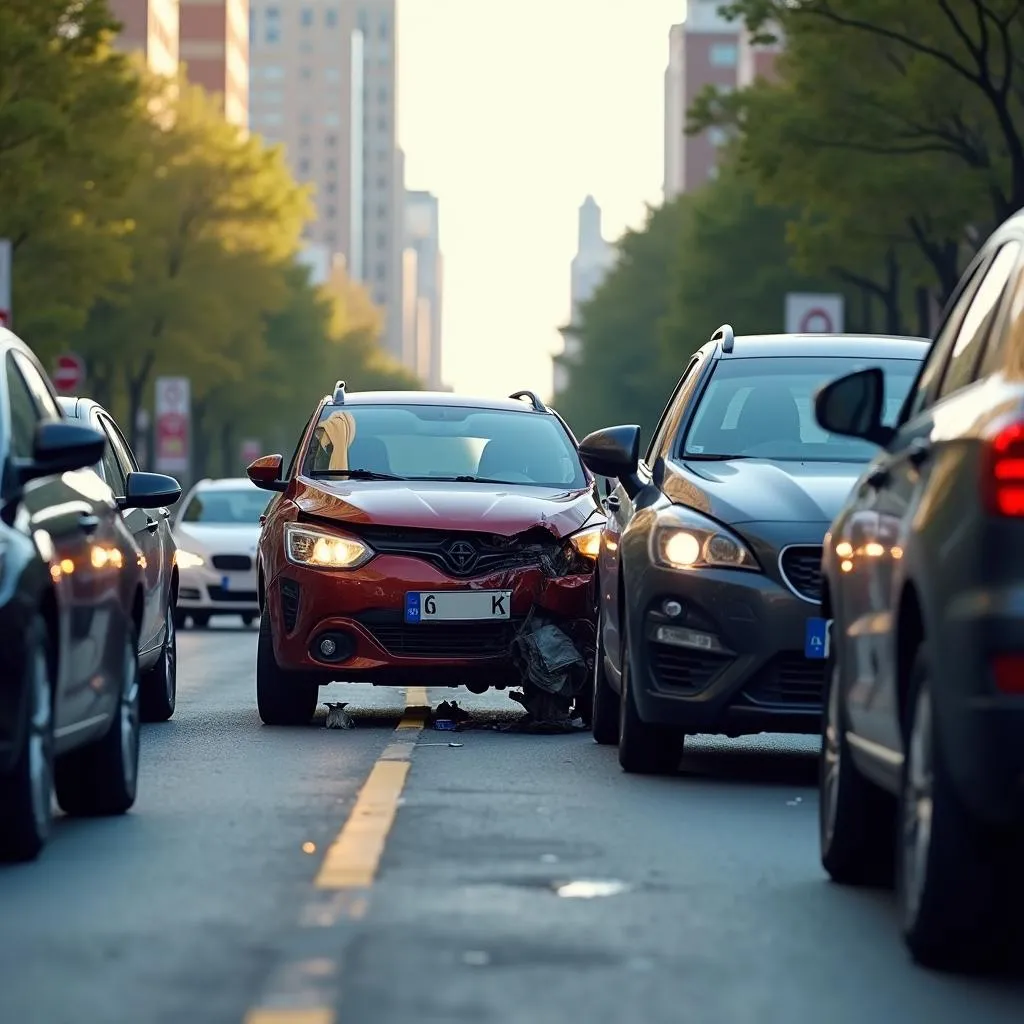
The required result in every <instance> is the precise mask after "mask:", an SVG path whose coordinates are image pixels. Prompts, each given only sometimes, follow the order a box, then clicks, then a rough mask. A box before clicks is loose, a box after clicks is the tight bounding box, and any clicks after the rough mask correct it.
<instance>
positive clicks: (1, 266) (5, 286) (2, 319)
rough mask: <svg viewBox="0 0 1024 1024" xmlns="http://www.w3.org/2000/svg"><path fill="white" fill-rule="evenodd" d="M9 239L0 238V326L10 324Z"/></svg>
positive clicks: (8, 325) (10, 247)
mask: <svg viewBox="0 0 1024 1024" xmlns="http://www.w3.org/2000/svg"><path fill="white" fill-rule="evenodd" d="M11 252H12V246H11V240H10V239H9V238H0V327H10V326H11Z"/></svg>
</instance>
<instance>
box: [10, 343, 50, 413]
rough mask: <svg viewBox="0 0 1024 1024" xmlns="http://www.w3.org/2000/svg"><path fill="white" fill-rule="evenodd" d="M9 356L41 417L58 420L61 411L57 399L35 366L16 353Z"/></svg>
mask: <svg viewBox="0 0 1024 1024" xmlns="http://www.w3.org/2000/svg"><path fill="white" fill-rule="evenodd" d="M11 358H12V359H13V361H14V363H15V365H16V366H17V367H18V369H19V371H20V372H21V375H22V377H23V378H24V380H25V383H26V384H27V385H28V389H29V391H30V392H31V393H32V399H33V401H34V402H35V404H36V408H37V409H39V411H40V413H41V415H42V417H43V418H44V419H48V420H59V419H60V418H61V411H60V406H59V405H58V404H57V399H56V398H54V397H53V392H51V391H50V386H49V385H48V384H47V383H46V381H45V380H44V379H43V376H42V374H40V372H39V371H38V370H37V369H36V368H35V366H34V365H33V363H32V361H31V360H30V359H26V358H25V357H24V356H21V355H18V354H16V353H12V354H11Z"/></svg>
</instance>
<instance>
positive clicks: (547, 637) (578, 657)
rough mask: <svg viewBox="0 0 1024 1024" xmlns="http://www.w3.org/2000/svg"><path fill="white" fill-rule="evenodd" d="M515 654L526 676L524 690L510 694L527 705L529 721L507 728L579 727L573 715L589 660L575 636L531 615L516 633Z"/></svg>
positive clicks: (546, 730)
mask: <svg viewBox="0 0 1024 1024" xmlns="http://www.w3.org/2000/svg"><path fill="white" fill-rule="evenodd" d="M512 658H513V661H514V662H515V663H516V665H517V666H518V668H519V670H520V672H521V673H522V676H523V689H522V691H521V692H520V691H511V692H510V693H509V697H510V698H511V699H512V700H514V701H516V702H517V703H519V704H521V705H522V706H523V707H524V708H525V709H526V714H527V721H525V722H522V723H515V724H514V725H512V726H511V727H510V729H509V730H508V731H514V732H539V733H561V732H574V731H576V730H577V728H579V726H577V725H576V724H575V722H577V721H580V720H579V719H574V718H572V707H573V702H574V700H575V698H576V696H577V695H578V694H579V693H580V692H582V690H583V688H584V686H586V683H587V675H588V673H587V661H586V658H584V656H583V655H582V654H581V653H580V651H579V648H578V647H577V646H576V644H575V642H574V641H573V639H572V637H570V636H569V634H568V633H567V632H566V631H565V630H564V629H562V628H561V626H558V625H556V624H555V623H553V622H549V621H547V620H545V619H544V617H543V616H534V615H532V614H531V615H530V616H529V617H528V618H527V620H526V622H524V623H523V627H522V629H520V630H519V632H518V633H517V634H516V638H515V640H514V641H513V645H512Z"/></svg>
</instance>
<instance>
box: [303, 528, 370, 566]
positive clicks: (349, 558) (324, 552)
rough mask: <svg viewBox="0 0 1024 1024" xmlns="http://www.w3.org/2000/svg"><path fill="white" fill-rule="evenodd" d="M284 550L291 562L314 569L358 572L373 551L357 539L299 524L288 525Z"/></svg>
mask: <svg viewBox="0 0 1024 1024" xmlns="http://www.w3.org/2000/svg"><path fill="white" fill-rule="evenodd" d="M284 551H285V554H286V555H287V557H288V561H289V562H293V563H294V564H295V565H305V566H308V567H309V568H311V569H358V568H359V566H361V565H364V564H365V563H366V562H368V561H369V560H370V559H371V558H373V549H372V548H370V547H369V546H368V545H366V544H364V543H363V542H362V541H361V540H359V539H358V538H356V537H343V536H341V535H340V534H337V533H327V532H326V531H325V530H318V529H316V528H314V527H310V526H300V525H299V524H298V523H287V524H286V525H285V528H284Z"/></svg>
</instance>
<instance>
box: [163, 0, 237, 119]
mask: <svg viewBox="0 0 1024 1024" xmlns="http://www.w3.org/2000/svg"><path fill="white" fill-rule="evenodd" d="M179 3H180V9H181V22H180V26H181V27H180V35H181V44H180V53H181V61H182V63H183V64H184V65H185V66H186V71H187V74H188V79H189V81H190V82H194V83H195V84H196V85H201V86H202V87H203V88H204V89H206V90H207V92H210V93H212V94H213V95H216V96H219V97H221V102H222V103H223V109H224V117H225V118H226V119H227V120H228V121H230V122H231V123H232V124H237V125H240V126H241V127H243V128H244V127H246V126H247V125H248V123H249V0H179Z"/></svg>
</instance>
